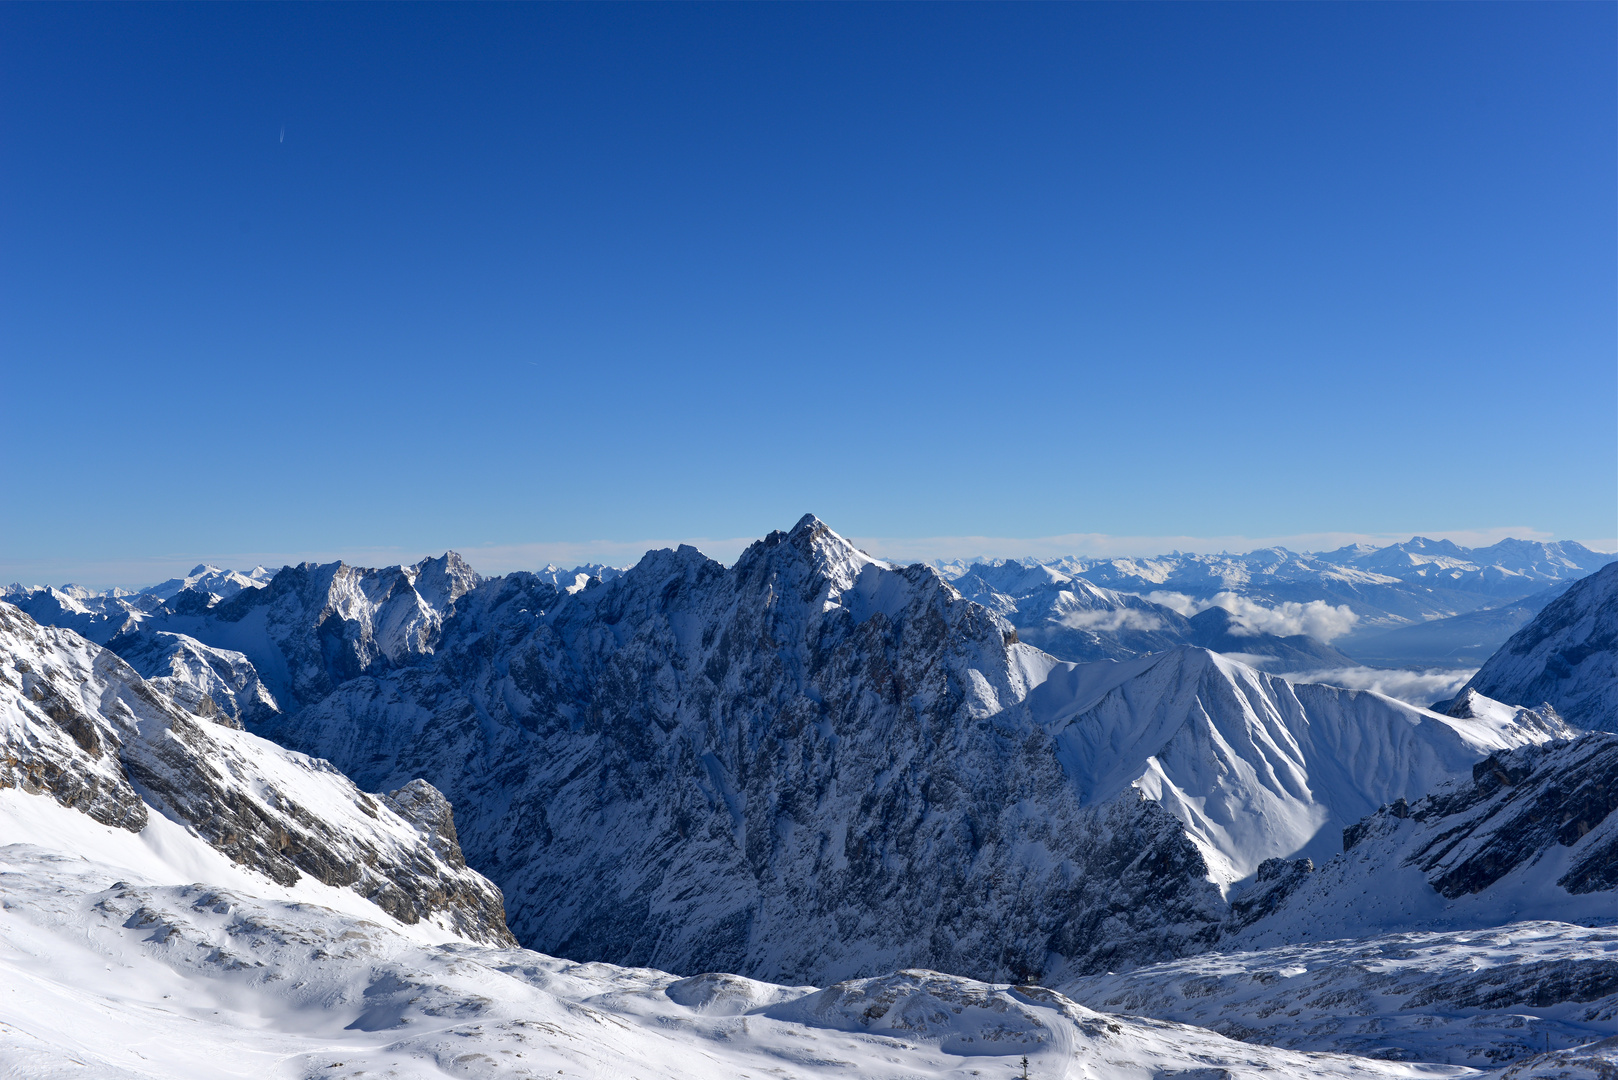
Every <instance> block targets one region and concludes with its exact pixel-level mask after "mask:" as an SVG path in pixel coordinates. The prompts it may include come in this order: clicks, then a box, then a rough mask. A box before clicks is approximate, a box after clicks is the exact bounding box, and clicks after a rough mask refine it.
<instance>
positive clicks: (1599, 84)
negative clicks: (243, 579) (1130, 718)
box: [0, 3, 1618, 576]
mask: <svg viewBox="0 0 1618 1080" xmlns="http://www.w3.org/2000/svg"><path fill="white" fill-rule="evenodd" d="M1615 12H1618V7H1615V6H1614V5H1612V4H1596V3H1589V4H1531V5H1528V4H1525V5H1513V4H1427V5H1418V4H1363V5H1347V6H1337V5H1331V4H1304V5H1282V4H1263V5H1252V6H1228V7H1227V6H1217V5H1185V4H1153V5H1142V6H1107V5H1067V6H1058V5H1038V6H1009V5H1001V6H972V5H950V6H926V5H899V6H882V5H863V4H862V5H834V6H807V5H801V6H800V5H726V6H714V7H703V6H678V5H634V6H612V5H594V4H591V5H572V6H558V7H528V6H497V7H475V6H464V5H413V6H405V7H391V6H383V5H365V6H357V7H343V6H333V5H299V4H283V5H275V6H250V5H216V6H213V5H210V6H172V5H125V6H97V5H77V4H74V5H25V4H9V5H4V6H0V350H3V352H0V365H3V369H0V374H3V382H0V394H3V400H0V408H3V415H4V417H5V428H4V430H5V438H4V440H3V445H4V449H3V450H0V468H3V472H4V476H5V484H6V489H7V490H6V499H5V507H6V508H5V511H4V512H3V514H0V563H4V564H6V565H8V566H34V567H44V566H46V565H47V564H49V566H50V567H51V568H55V567H58V566H64V567H68V568H71V567H73V566H80V565H82V566H84V567H92V566H100V565H104V564H107V563H109V561H116V560H119V559H139V558H158V557H165V558H167V557H172V558H176V559H183V558H188V557H190V556H191V555H193V554H196V555H213V554H219V553H237V552H270V553H276V552H287V553H299V552H332V551H359V550H370V549H398V550H400V551H401V552H403V553H406V554H409V555H411V556H412V557H413V556H414V555H417V554H425V553H427V552H428V551H439V550H442V549H443V548H444V547H446V546H459V547H463V548H468V547H471V548H475V547H477V546H478V545H497V546H498V545H522V544H535V543H551V542H571V541H585V540H593V539H609V540H621V541H625V542H631V541H636V540H638V539H640V538H662V537H686V536H691V537H739V536H755V535H759V534H762V533H763V532H764V531H766V530H767V529H769V528H772V527H783V528H784V527H787V526H789V525H790V524H791V523H792V522H793V521H794V520H795V519H796V518H797V517H798V515H799V514H801V513H802V512H804V511H805V510H813V511H815V512H816V513H818V514H820V515H821V516H822V517H823V518H825V519H826V520H827V521H829V522H831V523H832V524H833V526H834V527H836V528H838V529H839V530H841V531H843V532H845V533H849V534H852V535H855V536H872V537H901V538H902V537H949V536H962V535H982V536H994V537H1041V536H1050V535H1053V534H1066V533H1080V532H1082V533H1106V534H1113V535H1120V536H1144V537H1157V536H1164V537H1167V536H1193V537H1196V536H1203V537H1226V536H1246V537H1276V536H1288V535H1296V534H1307V533H1322V532H1334V531H1335V532H1351V533H1359V532H1363V533H1389V534H1397V533H1404V534H1408V533H1410V532H1421V531H1425V532H1429V533H1430V532H1436V531H1443V530H1484V529H1490V528H1497V527H1503V526H1513V527H1516V526H1521V527H1527V528H1532V529H1534V530H1538V531H1539V532H1540V533H1543V534H1549V535H1553V536H1556V537H1559V538H1576V539H1601V538H1611V537H1614V536H1615V535H1618V524H1615V520H1614V519H1615V516H1618V421H1615V418H1618V359H1615V292H1618V273H1615V228H1618V222H1615V191H1618V173H1615V134H1618V121H1615V107H1614V96H1615V95H1614V87H1615V85H1618V68H1615V61H1614V54H1615V40H1618V25H1615V20H1618V17H1615ZM3 570H4V567H0V571H3ZM18 572H19V573H21V571H18ZM43 572H45V571H43V570H42V573H43ZM86 573H89V571H86ZM24 576H26V575H24ZM91 576H93V574H91Z"/></svg>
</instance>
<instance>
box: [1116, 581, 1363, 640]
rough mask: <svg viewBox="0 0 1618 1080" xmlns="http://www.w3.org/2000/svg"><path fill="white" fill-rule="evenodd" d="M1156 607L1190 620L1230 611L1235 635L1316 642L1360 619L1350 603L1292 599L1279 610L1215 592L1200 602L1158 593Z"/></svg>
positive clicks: (1151, 594) (1150, 597)
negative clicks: (1299, 637)
mask: <svg viewBox="0 0 1618 1080" xmlns="http://www.w3.org/2000/svg"><path fill="white" fill-rule="evenodd" d="M1146 599H1148V600H1150V601H1151V602H1152V603H1154V604H1162V605H1163V606H1164V607H1166V608H1168V609H1170V610H1171V611H1176V612H1178V613H1179V614H1181V615H1184V616H1185V617H1186V618H1190V617H1191V616H1193V615H1195V614H1197V613H1198V612H1200V611H1207V610H1208V609H1209V608H1211V607H1219V608H1224V609H1225V610H1226V611H1228V612H1230V614H1231V617H1232V620H1233V622H1234V625H1233V626H1232V627H1231V632H1232V633H1235V634H1275V635H1277V636H1278V637H1292V636H1293V635H1295V634H1308V635H1309V636H1310V637H1312V638H1314V639H1315V640H1316V641H1330V640H1332V639H1333V638H1339V637H1342V636H1343V635H1344V634H1346V633H1348V632H1349V631H1350V630H1352V629H1353V628H1354V624H1355V623H1357V622H1359V619H1360V617H1359V616H1358V615H1356V614H1354V612H1353V610H1352V609H1350V608H1349V606H1348V605H1347V604H1338V605H1336V606H1335V607H1334V606H1332V605H1331V604H1328V603H1326V602H1325V601H1324V600H1311V601H1309V602H1308V603H1307V604H1299V603H1295V602H1293V601H1291V600H1288V601H1286V602H1284V603H1282V604H1281V605H1280V606H1279V607H1269V606H1267V605H1265V604H1261V603H1259V602H1258V601H1257V600H1254V599H1252V598H1250V597H1246V596H1238V595H1236V594H1235V593H1231V592H1221V593H1215V594H1214V596H1213V597H1212V599H1208V600H1199V599H1196V598H1195V597H1191V596H1187V595H1186V594H1185V593H1179V592H1169V591H1167V590H1161V589H1160V590H1157V591H1155V592H1149V593H1147V594H1146Z"/></svg>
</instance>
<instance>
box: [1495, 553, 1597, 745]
mask: <svg viewBox="0 0 1618 1080" xmlns="http://www.w3.org/2000/svg"><path fill="white" fill-rule="evenodd" d="M1466 685H1467V689H1471V690H1476V691H1478V692H1479V693H1481V694H1485V695H1487V696H1488V697H1491V698H1494V699H1495V700H1497V701H1504V702H1509V703H1511V704H1513V705H1528V706H1534V705H1538V704H1539V703H1540V702H1549V703H1550V704H1551V705H1553V706H1555V708H1556V711H1557V712H1559V713H1561V714H1562V715H1563V716H1564V717H1566V718H1567V719H1568V721H1569V722H1570V723H1573V724H1577V725H1579V726H1580V727H1587V728H1597V729H1600V730H1604V731H1618V563H1609V564H1607V565H1606V566H1605V567H1603V568H1602V569H1601V570H1599V571H1597V572H1596V573H1594V574H1591V575H1590V576H1589V577H1587V578H1585V579H1584V580H1583V581H1579V582H1576V583H1575V584H1574V585H1573V586H1572V587H1571V588H1569V589H1568V591H1567V592H1566V593H1564V594H1563V595H1562V596H1561V597H1559V598H1557V599H1556V600H1553V601H1551V603H1549V604H1547V605H1546V606H1545V608H1544V609H1543V610H1542V611H1541V612H1540V613H1539V614H1538V615H1536V616H1534V619H1533V621H1532V622H1530V623H1529V624H1528V625H1527V626H1525V627H1523V628H1522V629H1521V630H1519V631H1517V632H1516V633H1515V634H1513V635H1512V636H1511V638H1510V639H1509V640H1508V641H1507V642H1506V643H1505V645H1503V646H1501V648H1500V651H1499V652H1497V653H1495V654H1494V655H1493V656H1491V657H1490V658H1489V660H1488V662H1487V663H1485V664H1484V665H1483V667H1482V668H1481V669H1479V671H1478V673H1477V674H1476V675H1474V676H1473V677H1472V681H1471V682H1469V683H1467V684H1466Z"/></svg>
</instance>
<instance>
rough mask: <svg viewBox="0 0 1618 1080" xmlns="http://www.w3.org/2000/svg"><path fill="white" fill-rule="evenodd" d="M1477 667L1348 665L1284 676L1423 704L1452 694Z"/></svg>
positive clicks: (1464, 683) (1455, 692) (1413, 703)
mask: <svg viewBox="0 0 1618 1080" xmlns="http://www.w3.org/2000/svg"><path fill="white" fill-rule="evenodd" d="M1477 671H1478V669H1477V668H1428V669H1426V670H1424V671H1406V670H1403V669H1398V670H1390V669H1387V668H1370V667H1351V668H1336V669H1333V670H1331V671H1306V672H1300V673H1297V674H1292V675H1287V676H1285V678H1287V679H1290V680H1291V681H1293V682H1311V683H1325V684H1327V685H1328V686H1342V687H1346V688H1348V689H1350V690H1375V691H1376V692H1377V693H1379V694H1386V695H1388V697H1391V698H1398V699H1399V700H1400V701H1408V702H1410V703H1411V704H1412V705H1420V706H1422V707H1424V708H1425V707H1426V706H1428V705H1430V704H1432V703H1433V702H1435V701H1443V700H1446V699H1448V698H1452V697H1454V696H1455V695H1456V694H1457V693H1459V692H1460V689H1461V687H1463V686H1465V685H1466V682H1467V680H1468V679H1470V678H1471V677H1472V676H1473V675H1476V674H1477Z"/></svg>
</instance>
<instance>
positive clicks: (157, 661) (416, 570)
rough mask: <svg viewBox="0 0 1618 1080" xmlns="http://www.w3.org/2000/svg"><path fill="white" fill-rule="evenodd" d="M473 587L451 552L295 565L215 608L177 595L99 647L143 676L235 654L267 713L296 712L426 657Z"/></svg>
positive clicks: (195, 596) (190, 595) (193, 595)
mask: <svg viewBox="0 0 1618 1080" xmlns="http://www.w3.org/2000/svg"><path fill="white" fill-rule="evenodd" d="M477 583H478V576H477V574H476V573H474V572H473V570H472V568H471V567H470V566H468V565H467V564H466V562H465V561H464V560H463V559H462V558H461V557H460V556H459V555H457V554H455V553H454V552H448V553H446V554H444V555H441V556H439V557H438V558H435V559H423V560H421V562H419V563H417V564H415V565H414V566H388V567H382V568H380V569H375V570H369V569H361V568H357V567H352V566H349V565H348V564H346V563H341V562H336V563H327V564H325V565H323V566H317V565H315V564H314V563H300V564H299V565H297V566H289V567H284V568H283V569H282V570H281V571H280V572H279V573H277V574H276V575H275V576H274V577H273V578H272V579H271V580H270V583H269V584H268V585H267V586H265V587H264V588H261V589H250V590H249V589H244V590H242V591H241V592H239V593H238V594H237V595H236V596H235V598H234V599H231V600H225V601H223V602H215V601H213V600H212V599H211V598H209V597H205V596H203V595H202V594H199V593H197V592H195V591H191V592H181V593H177V594H176V595H175V597H173V598H172V599H170V600H169V601H167V602H165V603H164V604H163V605H161V606H160V607H158V608H156V609H154V610H153V611H151V612H149V613H147V614H145V615H144V616H143V617H142V618H141V619H140V620H139V621H138V622H136V623H135V625H134V626H132V627H130V628H129V629H126V630H124V631H123V632H122V633H121V634H120V635H118V636H117V637H114V638H109V639H108V644H109V645H111V646H112V647H113V648H114V649H118V650H120V651H122V650H125V649H127V650H128V651H129V652H130V653H131V655H132V656H134V657H135V658H136V660H137V661H139V662H140V663H146V664H151V665H154V667H153V668H152V670H156V666H161V664H162V663H169V664H175V663H179V664H183V665H185V666H187V667H188V669H197V670H200V665H197V664H193V663H189V662H188V661H186V660H185V658H184V657H182V656H180V655H179V654H180V653H182V652H184V653H194V652H196V651H197V649H198V648H199V647H207V648H211V649H213V650H223V651H225V652H228V653H231V654H235V655H239V656H241V657H245V659H246V660H247V661H248V662H249V663H250V664H251V665H252V667H253V669H254V671H255V672H256V675H257V678H258V680H259V684H260V685H261V686H262V688H263V689H264V691H265V692H266V693H267V695H268V698H269V699H270V700H273V701H274V702H275V703H276V704H275V708H276V709H278V710H280V711H288V710H296V709H298V708H300V707H301V706H303V705H306V704H309V703H311V702H314V701H318V700H319V699H320V698H322V697H324V696H325V695H326V694H329V693H330V692H331V691H332V690H333V689H335V688H336V687H337V686H338V685H339V684H341V683H342V682H344V681H346V680H348V679H352V678H355V677H357V676H359V675H362V674H365V673H367V672H372V671H378V670H382V669H385V668H390V667H393V666H397V665H400V664H410V663H414V662H415V661H416V660H418V659H420V658H421V657H424V656H429V655H431V653H432V651H433V648H434V645H435V643H436V642H437V640H438V635H439V632H440V630H441V628H442V627H443V623H444V619H445V618H446V617H447V616H448V615H449V614H450V613H451V612H452V611H453V610H454V608H455V605H456V603H457V602H458V601H459V600H460V599H461V597H463V596H465V595H466V594H467V593H468V592H469V591H471V590H472V589H473V588H475V587H476V586H477ZM135 631H141V632H143V633H136V632H135ZM152 633H157V634H159V635H161V637H160V638H159V639H158V640H157V641H156V642H154V641H153V640H152V638H151V637H150V636H149V635H150V634H152ZM143 635H144V636H143ZM175 635H179V636H181V637H183V638H185V639H187V641H188V642H189V644H188V643H187V641H177V640H176V637H175ZM223 677H225V678H226V679H227V680H228V679H230V678H233V676H223Z"/></svg>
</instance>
